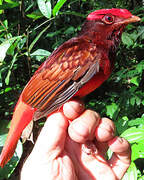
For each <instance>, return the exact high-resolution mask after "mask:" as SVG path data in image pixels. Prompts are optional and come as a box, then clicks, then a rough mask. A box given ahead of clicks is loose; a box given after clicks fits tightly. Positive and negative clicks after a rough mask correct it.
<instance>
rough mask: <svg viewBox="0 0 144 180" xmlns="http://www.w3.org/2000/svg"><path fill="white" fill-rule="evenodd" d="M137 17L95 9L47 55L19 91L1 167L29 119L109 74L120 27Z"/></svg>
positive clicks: (81, 93)
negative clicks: (72, 36) (78, 27)
mask: <svg viewBox="0 0 144 180" xmlns="http://www.w3.org/2000/svg"><path fill="white" fill-rule="evenodd" d="M137 21H140V18H139V17H137V16H133V15H132V14H131V13H130V12H129V11H128V10H126V9H114V8H113V9H101V10H96V11H94V12H92V13H90V14H89V15H88V17H87V19H86V22H85V23H84V24H83V26H82V29H81V32H80V33H79V35H78V36H77V37H74V38H72V39H70V40H68V41H66V42H65V43H63V44H62V45H61V46H60V47H58V48H57V49H56V50H55V51H54V52H53V53H52V54H51V55H50V56H49V57H48V58H47V60H46V61H45V62H44V63H43V64H42V65H41V66H40V67H39V69H38V70H37V71H36V72H35V74H34V75H33V77H32V78H31V79H30V81H29V82H28V84H27V85H26V87H25V88H24V90H23V92H22V93H21V95H20V98H19V100H18V103H17V105H16V108H15V111H14V114H13V118H12V122H11V127H10V130H9V133H8V137H7V140H6V142H5V145H4V147H3V150H2V153H1V155H0V166H1V167H3V166H4V165H5V164H6V163H7V162H8V161H9V160H10V159H11V157H12V156H13V154H14V151H15V148H16V145H17V142H18V140H19V138H20V136H21V133H22V131H23V130H24V128H25V127H26V126H27V125H28V124H29V123H30V122H31V120H37V119H39V118H42V117H45V116H47V115H48V114H49V113H51V112H53V111H54V110H56V109H58V108H59V107H61V106H62V105H63V104H64V103H65V102H66V101H67V100H69V99H70V98H71V97H73V96H78V97H82V96H85V95H87V94H89V93H90V92H92V91H93V90H95V89H96V88H97V87H99V86H100V85H101V84H102V83H103V82H104V81H105V80H106V79H107V78H108V77H109V76H110V74H111V72H112V69H113V67H114V58H115V54H116V48H117V46H118V45H119V42H120V39H121V34H122V31H123V29H124V28H125V26H126V25H128V24H129V23H132V22H137Z"/></svg>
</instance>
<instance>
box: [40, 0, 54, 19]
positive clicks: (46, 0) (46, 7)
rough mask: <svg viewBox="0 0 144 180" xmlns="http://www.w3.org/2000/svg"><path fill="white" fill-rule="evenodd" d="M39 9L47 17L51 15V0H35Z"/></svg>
mask: <svg viewBox="0 0 144 180" xmlns="http://www.w3.org/2000/svg"><path fill="white" fill-rule="evenodd" d="M37 3H38V7H39V10H40V11H41V13H42V14H43V15H44V16H45V17H47V18H50V17H51V1H50V0H37Z"/></svg>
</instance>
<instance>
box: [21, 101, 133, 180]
mask: <svg viewBox="0 0 144 180" xmlns="http://www.w3.org/2000/svg"><path fill="white" fill-rule="evenodd" d="M69 120H70V121H71V122H70V121H69ZM114 129H115V127H114V124H113V122H112V121H111V120H109V119H108V118H100V116H99V114H97V113H96V112H94V111H92V110H85V109H84V104H83V103H82V102H81V101H80V100H71V101H69V102H67V103H66V104H64V106H63V110H62V111H60V112H55V113H53V114H51V115H50V116H49V117H48V119H47V121H46V123H45V125H44V127H43V129H42V131H41V133H40V135H39V137H38V139H37V142H36V144H35V146H34V148H33V151H32V153H31V154H30V156H29V157H28V159H27V160H26V162H25V164H24V166H23V168H22V172H21V180H29V179H35V180H40V179H42V180H65V179H66V180H94V179H97V180H105V179H110V180H117V179H121V178H122V177H123V175H124V174H125V172H126V170H127V169H128V167H129V165H130V156H131V153H130V145H129V143H128V142H127V141H126V140H125V139H123V138H119V137H114ZM94 144H95V145H94ZM108 148H110V149H111V150H112V152H113V156H112V158H111V159H110V160H108V161H107V160H106V159H105V155H106V152H107V149H108ZM89 151H90V153H89Z"/></svg>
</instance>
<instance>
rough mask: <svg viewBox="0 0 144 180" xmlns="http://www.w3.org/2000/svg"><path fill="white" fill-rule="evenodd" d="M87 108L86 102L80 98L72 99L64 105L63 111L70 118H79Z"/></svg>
mask: <svg viewBox="0 0 144 180" xmlns="http://www.w3.org/2000/svg"><path fill="white" fill-rule="evenodd" d="M84 109H85V106H84V103H83V101H82V100H80V99H76V98H75V99H72V100H70V101H68V102H66V103H65V104H64V105H63V113H64V115H65V116H66V117H67V118H68V119H69V120H73V119H75V118H77V117H78V116H79V115H80V114H81V113H82V112H83V111H84Z"/></svg>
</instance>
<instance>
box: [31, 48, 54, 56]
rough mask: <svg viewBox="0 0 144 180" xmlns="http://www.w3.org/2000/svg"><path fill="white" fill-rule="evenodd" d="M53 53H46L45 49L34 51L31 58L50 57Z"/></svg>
mask: <svg viewBox="0 0 144 180" xmlns="http://www.w3.org/2000/svg"><path fill="white" fill-rule="evenodd" d="M50 54H51V53H50V52H49V51H46V50H44V49H37V50H36V51H34V52H33V53H32V54H31V56H49V55H50Z"/></svg>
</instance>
